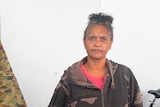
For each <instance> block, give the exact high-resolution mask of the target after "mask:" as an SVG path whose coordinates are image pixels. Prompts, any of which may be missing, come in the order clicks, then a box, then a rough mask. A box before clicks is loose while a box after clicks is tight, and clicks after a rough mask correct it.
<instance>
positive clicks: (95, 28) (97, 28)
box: [87, 24, 109, 34]
mask: <svg viewBox="0 0 160 107" xmlns="http://www.w3.org/2000/svg"><path fill="white" fill-rule="evenodd" d="M90 33H94V34H95V33H104V34H109V29H108V28H107V27H106V26H104V25H98V24H95V25H92V26H90V28H89V29H88V32H87V34H90Z"/></svg>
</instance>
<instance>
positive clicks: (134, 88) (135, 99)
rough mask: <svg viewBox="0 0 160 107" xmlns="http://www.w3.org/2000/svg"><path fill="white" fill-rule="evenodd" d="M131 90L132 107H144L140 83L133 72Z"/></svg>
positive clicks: (131, 74)
mask: <svg viewBox="0 0 160 107" xmlns="http://www.w3.org/2000/svg"><path fill="white" fill-rule="evenodd" d="M130 89H131V91H130V95H131V107H143V101H142V94H141V91H140V88H139V85H138V82H137V80H136V78H135V76H134V74H133V73H132V72H130Z"/></svg>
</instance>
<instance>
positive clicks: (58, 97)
mask: <svg viewBox="0 0 160 107" xmlns="http://www.w3.org/2000/svg"><path fill="white" fill-rule="evenodd" d="M67 90H68V88H67V85H65V84H64V81H63V80H60V82H59V83H58V85H57V87H56V88H55V91H54V94H53V96H52V98H51V101H50V103H49V106H48V107H67V106H68V95H67Z"/></svg>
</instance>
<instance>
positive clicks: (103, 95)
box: [101, 90, 105, 107]
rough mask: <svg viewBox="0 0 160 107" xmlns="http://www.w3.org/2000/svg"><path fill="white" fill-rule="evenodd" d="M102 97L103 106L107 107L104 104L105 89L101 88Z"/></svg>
mask: <svg viewBox="0 0 160 107" xmlns="http://www.w3.org/2000/svg"><path fill="white" fill-rule="evenodd" d="M101 99H102V107H105V106H104V91H103V90H101Z"/></svg>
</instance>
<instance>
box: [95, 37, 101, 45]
mask: <svg viewBox="0 0 160 107" xmlns="http://www.w3.org/2000/svg"><path fill="white" fill-rule="evenodd" d="M101 44H102V42H101V39H100V38H96V40H95V43H94V46H101Z"/></svg>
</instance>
